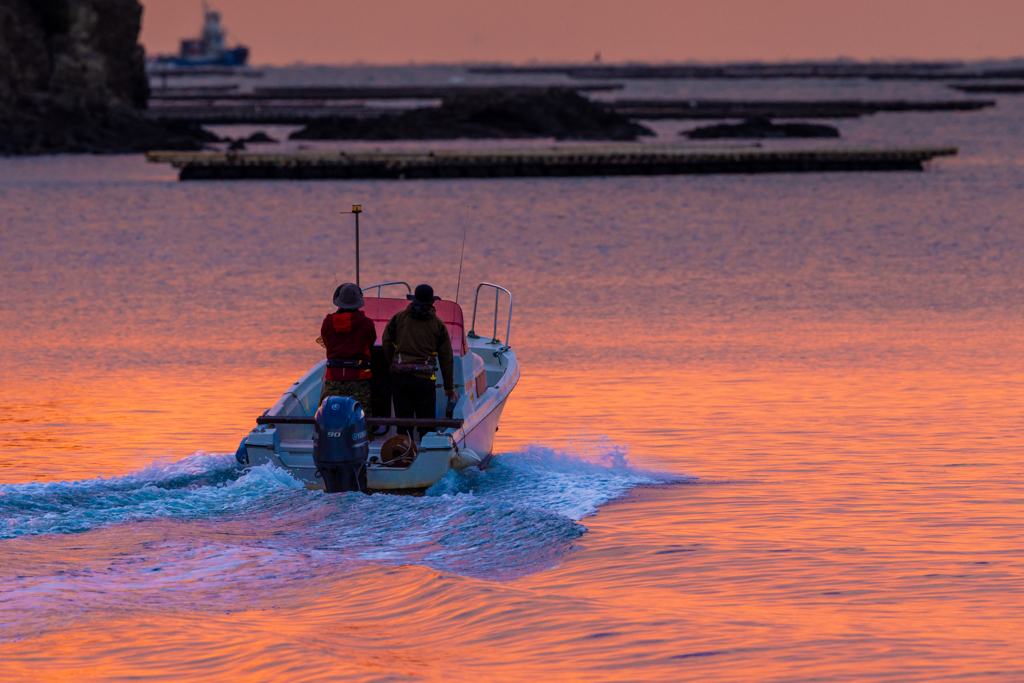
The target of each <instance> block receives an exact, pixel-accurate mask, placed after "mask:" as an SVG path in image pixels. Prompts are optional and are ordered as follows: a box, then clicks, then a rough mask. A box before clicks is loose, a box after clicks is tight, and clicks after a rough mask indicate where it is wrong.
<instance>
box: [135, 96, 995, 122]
mask: <svg viewBox="0 0 1024 683" xmlns="http://www.w3.org/2000/svg"><path fill="white" fill-rule="evenodd" d="M190 97H191V96H190ZM235 97H236V96H235V95H225V96H224V97H220V96H218V95H213V96H207V95H205V94H202V93H201V94H199V95H197V96H195V98H194V100H188V99H182V100H181V101H179V102H177V103H175V104H172V105H168V104H167V103H166V102H164V103H163V104H162V105H158V106H151V107H150V108H149V110H148V111H147V112H146V115H147V116H148V117H149V118H150V119H152V120H154V121H164V122H173V121H179V122H187V123H200V124H202V123H206V124H229V123H254V124H255V123H275V124H296V125H297V124H307V123H312V122H314V121H322V120H330V119H337V118H376V117H379V116H387V115H389V114H391V115H393V114H394V113H395V112H394V110H390V111H387V110H381V109H369V108H365V107H362V106H358V105H351V104H349V105H343V104H330V105H328V104H325V103H319V104H309V103H306V104H294V103H291V104H289V103H288V102H287V100H285V101H282V102H272V101H267V102H247V101H245V98H251V97H252V95H244V96H241V95H240V96H237V98H238V99H237V100H236V99H231V98H235ZM203 99H205V100H208V101H209V102H207V103H201V102H200V103H199V104H198V105H197V104H194V103H193V101H198V100H203ZM214 100H217V101H221V100H222V102H221V103H220V104H210V103H211V102H213V101H214ZM603 104H605V105H606V106H607V107H608V108H609V109H611V110H613V111H615V112H616V113H618V114H622V115H623V116H626V117H628V118H631V119H745V118H752V117H757V116H764V117H767V118H772V119H785V118H823V119H838V118H856V117H859V116H864V115H870V114H875V113H878V112H912V111H918V112H919V111H931V112H934V111H978V110H980V109H985V108H986V107H994V106H995V104H996V102H995V100H978V99H963V100H938V101H914V100H822V101H811V100H808V101H801V100H795V101H786V100H778V101H776V100H613V101H610V102H605V103H603Z"/></svg>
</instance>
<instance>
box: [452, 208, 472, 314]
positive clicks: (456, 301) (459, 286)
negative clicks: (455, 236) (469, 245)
mask: <svg viewBox="0 0 1024 683" xmlns="http://www.w3.org/2000/svg"><path fill="white" fill-rule="evenodd" d="M467 231H469V226H468V225H467V226H466V227H465V228H463V229H462V256H460V257H459V281H458V282H457V283H456V284H455V303H456V304H458V303H459V289H460V288H461V287H462V261H463V259H465V258H466V232H467Z"/></svg>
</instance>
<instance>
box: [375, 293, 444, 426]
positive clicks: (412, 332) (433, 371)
mask: <svg viewBox="0 0 1024 683" xmlns="http://www.w3.org/2000/svg"><path fill="white" fill-rule="evenodd" d="M407 298H408V299H411V300H412V303H410V304H409V306H408V307H407V308H406V309H405V310H404V311H399V312H398V313H396V314H395V315H394V316H393V317H392V318H391V320H389V321H388V324H387V327H385V328H384V338H383V340H382V344H383V347H384V356H385V358H386V359H387V362H388V365H390V366H391V377H392V389H393V392H394V394H393V397H394V402H395V417H415V418H429V419H433V418H435V417H437V414H436V413H437V394H436V393H435V390H436V385H435V383H434V382H435V381H436V378H437V370H438V368H440V370H441V379H442V381H443V383H444V393H445V395H446V396H448V398H449V399H457V398H458V395H457V394H456V393H455V382H454V380H453V379H452V368H453V367H454V365H455V358H454V354H453V353H452V340H451V339H450V338H449V336H448V328H447V327H445V325H444V323H443V322H441V319H440V318H438V317H437V311H435V310H434V302H435V301H438V300H440V298H441V297H439V296H434V290H433V288H432V287H431V286H430V285H419V286H418V287H417V288H416V293H415V294H409V295H407ZM402 431H403V432H404V433H406V434H409V430H407V429H406V430H402ZM428 431H430V430H429V429H427V428H425V427H421V428H420V430H419V432H420V437H422V436H423V435H424V434H426V433H427V432H428Z"/></svg>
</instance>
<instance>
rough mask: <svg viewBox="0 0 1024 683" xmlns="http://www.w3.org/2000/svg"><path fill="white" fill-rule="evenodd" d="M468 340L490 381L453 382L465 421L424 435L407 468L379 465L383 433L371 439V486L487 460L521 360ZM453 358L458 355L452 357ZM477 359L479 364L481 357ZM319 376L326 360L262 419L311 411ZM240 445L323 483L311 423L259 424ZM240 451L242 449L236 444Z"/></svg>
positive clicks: (387, 487) (396, 484) (428, 477)
mask: <svg viewBox="0 0 1024 683" xmlns="http://www.w3.org/2000/svg"><path fill="white" fill-rule="evenodd" d="M468 344H469V349H470V351H472V352H473V353H475V354H476V355H477V356H479V357H480V358H482V359H483V360H484V370H485V372H486V377H487V385H488V386H487V388H486V390H485V391H483V393H482V395H479V396H477V395H476V393H475V390H476V387H477V386H478V385H475V384H473V383H472V382H468V383H467V382H461V383H460V382H459V381H458V380H457V381H456V386H457V389H458V390H460V398H459V403H458V405H457V410H456V417H460V418H462V419H463V420H464V422H463V425H462V427H460V428H458V429H446V430H444V431H443V432H440V431H439V432H430V433H428V434H426V435H424V436H423V438H422V439H421V440H420V443H419V452H418V454H417V456H416V459H415V460H414V461H413V462H412V464H411V465H409V466H408V467H388V466H386V465H383V464H381V463H380V460H379V454H380V447H381V444H382V443H383V442H384V441H385V440H386V438H387V436H383V437H377V438H376V440H375V441H373V442H371V444H370V455H369V461H368V463H367V468H366V479H367V486H368V488H369V489H370V490H371V491H392V492H399V491H417V490H424V489H427V488H429V487H430V486H433V485H434V484H436V483H437V482H438V481H440V480H441V479H442V478H444V476H445V475H446V474H448V472H450V471H451V470H460V469H464V468H466V467H472V466H485V465H486V463H487V462H488V461H489V459H490V456H491V454H492V453H493V451H494V439H495V434H496V432H497V431H498V422H499V420H500V419H501V413H502V411H503V410H504V408H505V403H506V401H507V400H508V397H509V394H510V393H511V392H512V389H513V388H515V385H516V383H517V382H518V381H519V364H518V361H517V359H516V356H515V352H513V351H512V350H511V349H510V348H508V347H505V346H502V345H500V344H498V343H495V342H491V341H484V340H483V339H479V338H474V339H472V340H471V341H470V342H468ZM456 361H457V362H459V361H460V359H459V358H456ZM476 363H477V364H479V360H477V361H476ZM470 365H472V363H470ZM323 375H324V363H323V362H321V363H319V364H317V365H316V366H315V367H313V368H312V369H311V370H310V371H309V372H307V373H306V374H305V375H304V376H303V377H302V378H301V379H300V380H299V381H298V382H296V383H295V384H294V385H293V386H292V388H291V389H290V390H289V391H288V392H286V393H285V395H284V396H282V397H281V399H280V400H279V401H278V402H277V403H276V404H275V405H274V407H273V408H271V409H270V410H269V411H267V414H266V415H265V416H264V417H263V418H262V419H263V420H264V421H268V420H269V419H270V418H272V417H275V416H286V417H292V416H297V417H309V416H312V415H313V413H315V411H316V407H317V403H318V400H319V394H320V386H321V382H322V381H323ZM243 445H244V447H245V448H244V454H245V460H246V462H245V464H248V465H252V466H257V465H263V464H266V463H270V464H273V465H275V466H277V467H281V468H283V469H286V470H288V471H289V472H290V473H291V475H292V476H293V477H295V478H296V479H299V480H300V481H302V482H303V483H304V484H305V485H306V486H307V487H309V488H314V489H323V488H324V484H323V480H322V479H320V478H319V476H318V475H317V468H316V464H315V463H314V462H313V427H312V426H311V425H297V424H274V423H268V424H265V425H261V426H258V427H257V428H256V429H254V430H253V431H252V432H251V433H250V434H249V436H248V437H247V438H246V439H245V441H244V442H243ZM239 452H240V453H242V452H243V451H242V450H241V449H240V451H239ZM375 456H376V457H375Z"/></svg>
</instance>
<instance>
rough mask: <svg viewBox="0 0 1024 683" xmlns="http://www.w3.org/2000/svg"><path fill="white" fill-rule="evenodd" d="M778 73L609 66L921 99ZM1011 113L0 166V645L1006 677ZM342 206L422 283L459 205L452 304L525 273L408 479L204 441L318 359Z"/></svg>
mask: <svg viewBox="0 0 1024 683" xmlns="http://www.w3.org/2000/svg"><path fill="white" fill-rule="evenodd" d="M396 73H398V72H397V71H396ZM293 75H294V74H293ZM392 75H394V74H392ZM421 76H422V75H421ZM395 77H402V74H401V73H399V74H398V76H395ZM422 77H424V78H426V77H427V76H422ZM770 85H771V90H770V91H769V92H766V91H765V88H766V87H767V86H765V85H764V84H757V83H754V84H744V83H727V84H715V83H697V84H682V85H680V84H672V83H668V84H651V83H646V84H644V83H641V84H637V85H634V86H631V87H632V88H634V89H635V90H636V91H637V92H638V93H641V94H644V95H653V94H658V93H661V94H667V95H672V96H676V95H683V96H687V95H693V96H707V97H716V96H717V97H721V96H737V95H742V94H744V93H746V94H748V95H749V96H751V97H771V96H778V97H783V96H789V97H794V98H795V97H838V96H843V97H871V96H878V97H900V96H905V97H922V98H925V97H929V98H938V97H946V96H949V95H946V94H945V91H944V90H943V88H942V85H941V84H926V85H920V84H912V85H908V86H901V85H899V84H889V83H885V84H835V83H817V84H815V83H795V84H787V83H773V84H770ZM901 88H905V89H904V90H901ZM659 89H660V90H659ZM701 89H703V90H701ZM1022 114H1024V102H1022V101H1021V100H1019V99H1014V98H1013V97H1004V98H1000V99H999V105H998V107H996V108H995V109H991V110H986V111H984V112H978V113H971V114H906V115H879V116H874V117H866V118H864V119H860V120H855V121H840V122H839V123H838V125H839V126H840V128H841V130H842V131H843V134H844V137H845V140H846V142H849V143H861V142H864V143H876V142H886V143H892V144H956V145H959V146H960V147H961V153H960V155H959V156H958V157H955V158H952V159H944V160H940V161H938V162H936V163H935V164H934V165H932V166H931V167H930V168H929V169H928V170H927V171H926V172H924V173H879V174H844V173H835V174H800V175H765V176H734V177H733V176H707V177H654V178H604V179H601V178H587V179H551V180H544V179H527V180H497V181H486V180H484V181H479V180H474V181H438V182H433V181H426V182H350V183H341V182H311V183H302V182H277V183H270V182H268V183H264V182H245V183H177V182H175V180H174V175H173V173H172V172H171V171H170V170H169V169H168V168H165V167H160V166H152V165H147V164H146V163H145V162H144V161H143V160H141V159H139V158H135V157H114V158H90V157H74V158H69V157H53V158H38V159H3V160H0V208H2V211H0V227H2V229H0V265H2V266H3V267H2V268H0V658H2V661H3V665H2V669H0V671H2V675H0V679H4V680H13V681H19V680H26V681H27V680H45V679H72V680H110V681H121V680H140V679H142V680H150V679H153V680H186V679H187V680H196V679H200V680H232V681H233V680H253V681H262V680H335V679H351V680H442V679H443V680H513V679H516V680H523V679H527V680H547V679H573V680H608V681H613V680H614V681H618V680H644V681H648V680H651V681H653V680H665V681H675V680H716V681H750V680H758V681H811V680H814V681H860V680H869V679H878V680H901V681H936V680H957V681H959V680H963V679H967V678H981V679H986V680H1007V681H1010V680H1019V679H1020V678H1021V677H1022V676H1024V661H1022V657H1021V655H1020V651H1021V647H1020V645H1021V643H1020V637H1019V635H1018V634H1019V633H1020V632H1022V627H1024V623H1022V622H1024V618H1022V617H1021V611H1022V610H1021V607H1022V602H1024V601H1022V598H1021V596H1022V595H1024V550H1022V545H1021V522H1020V520H1021V517H1022V515H1021V513H1022V508H1024V489H1022V486H1021V474H1022V469H1024V468H1022V464H1021V458H1020V455H1019V454H1020V452H1021V449H1022V446H1024V443H1022V437H1021V431H1022V429H1021V428H1022V426H1024V425H1022V419H1021V408H1022V399H1021V394H1020V387H1021V382H1022V379H1024V362H1022V358H1024V353H1022V352H1024V342H1022V339H1024V317H1022V315H1021V311H1022V304H1024V287H1022V285H1021V283H1022V280H1024V278H1022V275H1024V272H1022V271H1024V266H1022V263H1024V233H1022V232H1021V218H1020V217H1021V215H1022V209H1024V202H1022V200H1021V196H1022V189H1024V154H1022V145H1021V139H1022V138H1021V136H1020V133H1021V121H1022V120H1024V119H1022ZM679 127H685V126H683V125H682V124H680V125H679ZM662 132H663V134H665V135H668V134H669V133H670V132H672V131H667V132H666V131H662ZM351 203H362V204H363V206H364V209H365V211H366V212H365V213H364V214H363V218H362V221H361V227H362V229H363V237H364V241H363V258H364V261H363V277H364V279H366V280H367V281H373V282H376V281H382V280H391V279H407V280H410V281H412V282H414V283H415V282H419V281H429V282H431V283H433V284H434V286H435V288H436V289H437V290H438V291H439V293H440V294H443V295H445V296H453V295H454V293H455V287H456V280H457V267H458V265H457V264H458V255H459V254H458V251H459V246H460V244H461V238H462V233H463V230H464V229H467V234H468V237H467V251H466V266H465V271H464V273H463V279H462V285H461V290H460V300H461V301H462V302H463V304H464V305H466V302H467V301H469V300H470V299H469V298H468V297H469V295H468V294H467V292H471V291H472V290H471V288H472V286H473V285H475V283H477V282H479V281H481V280H490V281H496V282H500V283H503V284H506V285H507V286H509V287H510V289H512V290H513V292H514V293H515V296H516V304H515V311H514V325H513V331H512V338H511V342H512V344H513V346H515V348H516V350H517V353H518V355H519V357H520V359H521V361H522V365H523V379H522V380H521V382H520V385H519V386H518V387H517V389H516V390H515V392H514V393H513V396H512V398H511V400H510V402H509V404H508V408H507V410H506V413H505V416H504V418H503V420H502V423H501V430H500V432H499V433H498V445H497V451H498V453H499V455H498V457H497V458H496V460H495V464H494V466H493V467H491V468H489V469H488V470H486V471H484V472H477V471H470V472H466V473H462V474H452V475H449V477H448V478H446V479H445V480H443V481H442V482H440V483H439V484H438V485H436V486H435V487H434V488H432V489H431V490H430V491H429V492H428V494H427V495H426V496H423V497H419V498H413V497H395V496H372V497H363V496H359V495H339V496H326V495H324V494H322V493H316V492H310V491H306V490H305V489H303V488H302V487H300V486H299V485H298V484H297V483H296V482H295V481H294V480H292V479H291V478H290V477H288V476H287V474H285V473H284V472H281V471H275V470H272V469H268V468H254V469H251V470H245V471H240V470H238V469H237V468H236V466H235V463H234V460H233V456H232V455H231V454H232V453H233V452H234V449H235V447H237V444H238V440H239V439H240V438H241V436H242V435H243V434H244V433H245V432H246V431H247V430H248V429H249V428H250V427H251V426H252V423H253V417H254V416H255V415H258V414H259V413H261V412H262V411H263V410H265V409H266V408H267V407H269V406H270V405H271V404H272V403H273V402H274V400H275V399H276V398H277V396H279V395H280V393H281V392H282V391H283V389H284V388H285V387H287V386H288V385H290V384H291V383H292V382H293V381H294V380H295V379H296V378H297V377H298V376H299V375H300V374H301V373H302V372H304V371H305V370H306V369H307V368H308V367H309V366H310V365H312V363H313V362H315V361H316V359H317V358H318V357H319V354H320V353H321V350H320V348H319V347H318V346H316V345H315V344H314V343H313V339H314V338H315V336H316V334H317V332H318V329H319V323H320V321H321V320H322V317H323V315H324V314H325V313H326V312H327V311H328V310H329V301H328V299H329V295H330V292H331V291H332V290H333V288H334V286H335V285H334V282H335V277H337V278H339V279H347V278H348V277H350V268H351V260H352V256H351V251H350V237H349V236H350V230H351V227H350V223H349V222H348V217H346V216H341V215H340V214H339V213H338V212H340V211H343V210H345V209H346V208H347V207H348V205H349V204H351ZM467 283H469V284H468V285H467Z"/></svg>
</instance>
